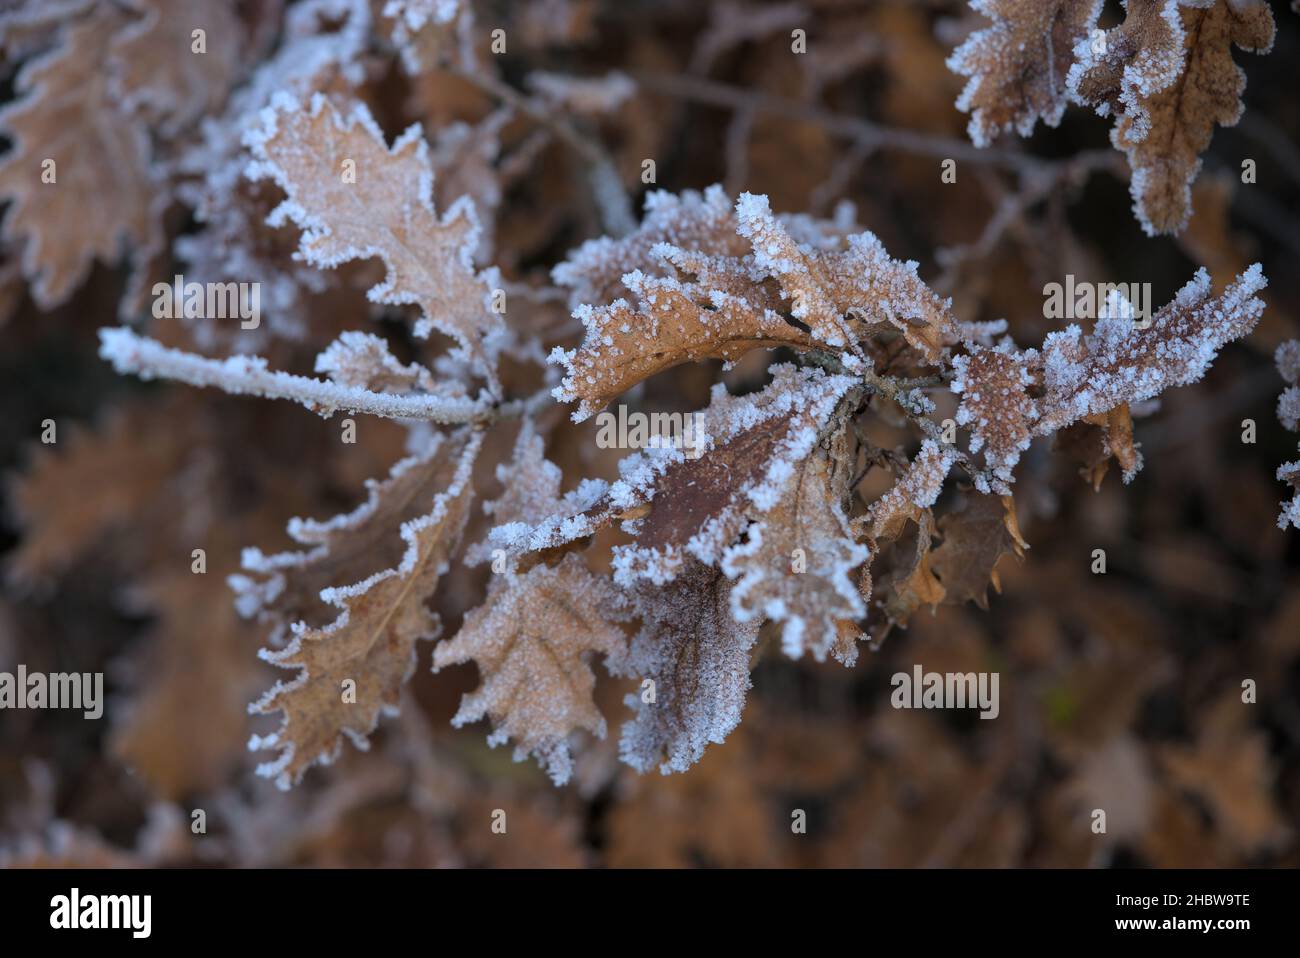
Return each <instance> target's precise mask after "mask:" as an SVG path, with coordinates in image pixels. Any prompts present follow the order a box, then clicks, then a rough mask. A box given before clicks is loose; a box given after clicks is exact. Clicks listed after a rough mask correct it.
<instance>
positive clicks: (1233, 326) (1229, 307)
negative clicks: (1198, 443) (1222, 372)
mask: <svg viewBox="0 0 1300 958" xmlns="http://www.w3.org/2000/svg"><path fill="white" fill-rule="evenodd" d="M1267 283H1268V281H1267V280H1266V279H1265V278H1264V273H1263V270H1262V268H1261V267H1260V265H1259V264H1258V263H1256V264H1254V265H1253V266H1251V267H1250V268H1249V269H1247V270H1246V272H1245V273H1243V274H1242V275H1241V276H1239V277H1237V279H1236V281H1235V282H1233V283H1232V284H1231V285H1230V286H1229V287H1228V288H1227V289H1225V290H1224V292H1223V294H1222V295H1221V296H1218V297H1211V296H1210V277H1209V274H1208V273H1206V271H1205V270H1204V269H1201V270H1198V271H1197V273H1196V275H1195V276H1194V277H1193V278H1192V279H1191V281H1189V282H1188V283H1187V284H1186V285H1185V286H1184V287H1183V288H1182V289H1180V290H1179V291H1178V294H1177V295H1176V296H1175V297H1174V300H1173V302H1171V303H1170V304H1168V305H1166V306H1165V307H1164V308H1162V309H1160V310H1159V311H1158V312H1157V313H1156V315H1155V316H1154V317H1153V319H1152V320H1151V325H1150V326H1149V327H1148V328H1146V329H1138V328H1137V327H1136V326H1135V324H1134V323H1133V321H1132V319H1130V318H1127V317H1124V316H1110V315H1107V316H1105V317H1103V318H1101V319H1099V320H1098V321H1097V325H1096V328H1095V329H1094V330H1093V333H1092V335H1090V336H1084V335H1083V333H1082V331H1081V330H1080V329H1079V327H1078V326H1073V325H1072V326H1070V327H1068V328H1067V329H1066V330H1064V331H1063V332H1057V333H1052V334H1050V335H1049V336H1048V337H1047V339H1046V340H1045V341H1044V343H1043V349H1042V361H1043V384H1044V387H1045V393H1046V395H1045V396H1044V398H1043V400H1042V403H1041V405H1042V408H1043V410H1044V412H1043V416H1042V419H1041V421H1040V423H1039V425H1038V427H1037V429H1036V432H1037V433H1038V434H1040V435H1041V434H1046V433H1047V432H1052V431H1055V430H1056V429H1059V428H1062V427H1064V426H1066V425H1069V423H1071V422H1076V421H1078V420H1079V419H1082V418H1084V417H1086V416H1090V415H1093V414H1095V413H1099V412H1105V411H1107V410H1109V409H1113V408H1115V407H1116V406H1119V405H1121V404H1123V403H1126V402H1127V403H1132V402H1137V401H1141V400H1144V399H1150V398H1151V397H1153V396H1155V395H1156V394H1157V393H1160V392H1162V391H1164V390H1165V389H1167V388H1169V387H1172V386H1182V385H1186V384H1188V383H1193V382H1196V381H1197V380H1199V379H1200V378H1201V377H1202V376H1203V375H1204V374H1205V370H1206V369H1207V368H1208V367H1209V365H1210V363H1211V362H1212V361H1213V360H1214V357H1215V356H1216V355H1217V353H1218V351H1219V349H1220V347H1222V346H1223V345H1224V344H1225V343H1227V342H1229V341H1231V340H1233V339H1237V338H1239V337H1241V336H1244V335H1245V334H1246V333H1248V332H1249V331H1250V330H1251V329H1253V328H1254V326H1255V323H1256V322H1258V320H1259V317H1260V315H1261V314H1262V313H1263V310H1264V304H1263V302H1262V301H1261V300H1259V299H1258V298H1256V297H1255V295H1254V294H1255V293H1257V292H1259V291H1260V290H1261V289H1263V288H1264V287H1265V286H1266V285H1267Z"/></svg>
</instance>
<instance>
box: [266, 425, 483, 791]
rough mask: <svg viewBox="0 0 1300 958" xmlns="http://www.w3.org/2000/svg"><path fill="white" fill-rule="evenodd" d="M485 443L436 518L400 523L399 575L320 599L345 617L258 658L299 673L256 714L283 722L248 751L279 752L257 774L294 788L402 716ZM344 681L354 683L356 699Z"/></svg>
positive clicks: (461, 467)
mask: <svg viewBox="0 0 1300 958" xmlns="http://www.w3.org/2000/svg"><path fill="white" fill-rule="evenodd" d="M481 442H482V439H481V435H477V434H476V435H475V436H474V437H473V438H472V439H471V440H470V441H469V442H468V443H467V444H466V446H465V448H464V451H463V452H462V453H461V455H460V457H459V459H452V460H450V462H449V466H451V467H452V468H454V472H453V474H452V475H451V477H450V481H449V483H448V485H447V486H446V488H445V490H444V491H443V492H441V493H439V494H438V496H437V497H436V498H435V499H434V502H433V507H432V509H431V510H430V511H429V512H428V513H426V514H424V515H422V516H420V517H418V518H416V519H412V520H410V521H408V522H405V523H403V524H402V526H401V532H400V535H401V538H402V541H403V542H405V544H406V551H405V553H404V554H403V556H402V560H401V562H400V563H399V564H398V565H397V566H396V567H395V568H392V569H386V570H384V571H382V572H377V573H375V574H374V575H372V576H370V577H369V578H367V579H364V580H363V581H360V582H357V583H356V584H354V585H348V586H344V587H341V588H328V589H325V590H324V591H323V592H322V593H321V596H320V597H321V600H322V601H324V602H326V603H328V604H330V605H333V606H335V607H337V608H338V609H339V610H340V612H339V615H338V617H337V618H336V619H335V620H334V621H333V622H331V623H330V624H329V625H327V626H325V627H324V628H313V627H311V626H309V625H307V624H306V623H303V622H300V623H297V624H295V626H294V627H293V630H292V631H293V638H292V641H290V642H289V644H288V645H286V646H285V647H284V648H283V649H280V650H271V649H264V650H263V651H262V658H264V659H265V660H266V661H268V662H271V663H272V664H274V665H278V666H281V667H283V668H286V669H297V670H298V675H297V676H296V677H295V678H294V679H293V680H292V681H289V682H279V683H277V684H276V685H275V686H274V687H272V688H271V689H270V690H269V691H268V692H267V693H266V694H265V695H264V696H263V697H262V698H261V699H259V700H258V701H257V702H255V703H253V705H251V706H250V711H251V712H253V713H255V714H272V713H275V712H281V713H283V715H284V722H283V724H282V725H281V727H280V729H279V730H278V731H276V732H273V733H271V734H270V735H265V736H256V735H255V736H253V738H252V739H251V740H250V741H249V743H248V744H249V749H250V750H254V751H256V750H260V749H271V748H274V749H278V750H279V756H278V757H277V758H276V759H274V760H273V761H270V762H265V763H263V764H261V765H259V766H258V769H257V771H258V774H259V775H263V776H266V777H267V778H272V779H274V780H275V782H276V784H277V785H278V786H279V787H280V788H288V787H290V785H292V784H294V783H296V782H297V781H299V780H300V779H301V778H302V775H303V772H305V771H306V770H307V769H308V768H309V767H310V766H312V765H315V764H318V763H320V764H329V763H330V762H332V761H333V760H334V758H335V757H336V756H337V755H338V753H339V751H340V749H341V748H342V745H343V739H344V738H347V739H348V740H350V741H351V742H352V744H353V745H355V746H356V747H357V748H359V749H361V750H363V751H364V750H365V749H366V748H368V743H367V738H366V736H368V735H369V734H370V733H371V732H372V731H373V730H374V728H375V726H376V724H378V721H379V717H380V715H381V714H387V715H392V714H395V713H396V710H397V705H398V701H399V697H400V693H401V689H402V686H403V685H404V684H405V683H406V681H407V680H408V679H409V678H410V677H411V673H412V672H413V671H414V670H415V644H416V642H418V641H420V640H421V639H431V638H434V637H435V636H436V635H437V632H438V619H437V616H435V615H434V614H433V613H432V612H430V611H429V609H428V608H427V607H426V606H425V601H426V600H427V599H428V598H429V596H430V595H431V594H432V592H433V591H434V589H435V587H436V586H437V583H438V579H439V578H440V577H441V575H442V574H443V572H444V571H446V567H447V560H448V557H449V556H450V555H451V553H452V552H453V550H454V549H455V548H456V546H457V545H458V543H459V539H460V535H461V531H462V530H463V529H464V526H465V522H466V520H467V519H468V517H469V508H470V504H471V503H472V501H473V495H474V493H473V485H472V483H471V481H470V475H471V472H472V469H473V466H474V461H475V458H476V457H477V455H478V450H479V446H480V445H481ZM345 682H352V683H355V685H354V696H353V697H352V699H351V700H350V699H349V697H348V696H347V695H346V694H345V691H346V688H345V685H344V683H345Z"/></svg>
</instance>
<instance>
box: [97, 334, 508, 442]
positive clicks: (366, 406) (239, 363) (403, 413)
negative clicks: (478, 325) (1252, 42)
mask: <svg viewBox="0 0 1300 958" xmlns="http://www.w3.org/2000/svg"><path fill="white" fill-rule="evenodd" d="M99 339H100V347H99V355H100V356H101V357H103V358H104V359H107V360H108V361H109V362H111V363H112V364H113V368H114V369H116V370H117V371H118V372H119V373H133V374H135V375H137V376H139V377H140V378H141V379H159V378H161V379H174V380H176V381H178V382H183V383H189V384H190V385H191V386H215V387H217V388H218V389H223V390H225V391H226V392H228V393H234V394H238V395H252V396H264V397H267V398H269V399H289V400H292V401H293V402H296V403H301V404H302V405H304V406H306V407H307V408H308V409H310V410H311V411H312V412H315V413H319V414H320V415H322V416H331V415H333V414H334V413H336V412H338V411H340V410H345V411H348V412H363V413H369V414H370V415H373V416H384V417H386V418H388V419H423V420H428V421H430V422H438V423H465V422H476V421H484V420H487V419H490V418H492V417H493V408H492V406H491V405H489V404H487V403H483V402H476V401H474V400H471V399H466V398H464V397H459V396H452V397H449V396H437V395H432V394H427V393H425V394H418V393H417V394H413V395H407V396H397V395H391V394H389V393H379V392H374V391H372V390H369V389H363V388H361V387H358V386H344V385H341V384H339V383H334V382H328V381H326V380H323V379H311V378H308V377H306V376H297V375H294V374H292V373H285V372H279V371H277V370H274V369H268V368H267V366H266V360H265V359H262V358H261V357H259V356H231V357H229V358H227V359H208V358H206V357H204V356H196V355H194V354H193V353H187V352H184V351H182V350H179V349H172V348H170V347H167V346H164V345H163V344H162V343H160V342H158V341H157V340H154V339H149V338H147V337H144V336H139V335H137V334H135V333H133V332H132V331H131V330H129V329H101V330H100V331H99Z"/></svg>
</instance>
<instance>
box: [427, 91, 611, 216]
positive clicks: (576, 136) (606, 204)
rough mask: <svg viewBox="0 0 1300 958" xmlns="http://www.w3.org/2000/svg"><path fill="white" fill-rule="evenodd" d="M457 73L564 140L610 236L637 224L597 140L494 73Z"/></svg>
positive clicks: (606, 156) (609, 162)
mask: <svg viewBox="0 0 1300 958" xmlns="http://www.w3.org/2000/svg"><path fill="white" fill-rule="evenodd" d="M452 73H454V74H455V75H456V76H458V77H460V78H461V79H463V80H466V81H468V82H469V83H472V84H474V85H475V86H476V87H478V88H479V89H480V90H482V91H483V92H484V93H487V94H488V95H489V96H492V97H495V98H496V99H498V100H500V101H501V102H502V103H506V104H508V105H510V106H512V107H514V108H515V109H516V110H518V111H519V112H520V113H522V114H524V115H525V116H527V117H528V118H529V119H531V120H532V121H533V122H535V123H538V124H540V125H541V126H544V127H546V128H547V129H549V130H550V131H551V132H553V133H554V134H555V135H556V136H557V137H559V138H560V139H561V140H563V141H564V142H565V144H567V145H568V146H569V147H570V148H571V149H573V151H574V152H575V153H577V154H578V155H579V156H580V157H582V159H583V160H584V161H585V162H586V164H587V173H588V176H590V178H591V181H592V195H593V197H594V198H595V200H596V205H597V207H598V208H599V210H600V216H601V222H602V224H603V226H604V228H605V232H607V233H609V234H610V235H612V236H625V235H626V234H628V233H630V232H631V231H632V230H633V229H635V228H636V219H635V218H634V217H633V215H632V201H631V200H630V199H629V198H628V195H627V191H626V190H624V189H623V183H622V181H621V180H620V179H619V176H618V170H617V169H616V168H615V167H614V162H613V160H611V159H610V157H609V154H608V153H606V152H605V148H604V147H603V146H602V145H601V144H600V143H599V141H597V140H595V139H593V138H590V137H585V136H583V135H581V134H580V133H579V132H578V131H577V130H576V129H574V127H573V125H572V124H570V123H569V122H568V120H566V119H565V118H564V117H563V116H562V115H560V114H558V113H556V112H553V111H550V110H546V109H544V108H542V107H541V106H539V105H538V104H537V103H536V102H535V101H534V100H532V99H531V98H529V97H527V96H525V95H524V94H522V93H520V92H519V91H518V90H516V89H515V88H514V87H512V86H510V85H509V84H508V83H503V82H502V81H500V80H498V79H497V78H496V77H493V76H489V75H487V74H485V73H481V72H478V71H473V70H464V69H459V68H457V69H454V70H452Z"/></svg>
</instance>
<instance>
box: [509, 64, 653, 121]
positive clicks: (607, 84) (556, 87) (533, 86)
mask: <svg viewBox="0 0 1300 958" xmlns="http://www.w3.org/2000/svg"><path fill="white" fill-rule="evenodd" d="M525 82H526V84H527V86H528V88H529V89H530V90H533V91H535V92H536V93H537V94H538V95H539V96H540V97H541V98H542V99H543V100H546V101H547V102H548V103H549V104H551V105H553V106H554V107H557V108H560V109H566V110H570V111H572V112H575V113H586V114H593V115H595V114H603V113H612V112H614V111H615V110H617V109H618V108H619V107H620V106H622V105H623V104H624V103H626V102H627V101H628V100H630V99H631V98H632V97H633V96H634V95H636V84H635V83H633V82H632V78H631V77H629V76H628V75H627V74H626V73H623V72H622V71H619V70H612V71H610V72H609V73H606V74H605V75H604V76H600V77H584V76H571V75H569V74H566V73H548V72H546V71H543V70H535V71H533V72H532V73H530V74H528V76H527V78H526V80H525Z"/></svg>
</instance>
